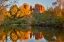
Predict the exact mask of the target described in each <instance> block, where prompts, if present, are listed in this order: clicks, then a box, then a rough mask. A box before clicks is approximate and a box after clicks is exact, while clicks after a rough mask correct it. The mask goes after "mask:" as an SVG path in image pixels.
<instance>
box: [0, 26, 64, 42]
mask: <svg viewBox="0 0 64 42" xmlns="http://www.w3.org/2000/svg"><path fill="white" fill-rule="evenodd" d="M63 41H64V29H63V28H62V29H61V28H50V27H27V28H21V29H20V30H19V29H16V28H15V29H10V30H9V31H8V30H7V31H5V28H0V42H63Z"/></svg>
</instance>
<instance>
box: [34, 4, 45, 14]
mask: <svg viewBox="0 0 64 42" xmlns="http://www.w3.org/2000/svg"><path fill="white" fill-rule="evenodd" d="M34 9H35V11H37V12H38V13H43V12H45V7H44V6H43V5H41V4H35V7H34Z"/></svg>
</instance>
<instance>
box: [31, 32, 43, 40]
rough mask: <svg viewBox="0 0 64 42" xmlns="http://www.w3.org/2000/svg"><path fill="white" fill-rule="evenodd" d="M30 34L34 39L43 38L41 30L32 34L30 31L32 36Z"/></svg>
mask: <svg viewBox="0 0 64 42" xmlns="http://www.w3.org/2000/svg"><path fill="white" fill-rule="evenodd" d="M32 35H33V36H35V39H36V40H40V39H42V38H44V36H43V34H42V32H39V33H34V34H33V33H31V34H30V38H32Z"/></svg>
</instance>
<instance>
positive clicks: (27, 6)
mask: <svg viewBox="0 0 64 42" xmlns="http://www.w3.org/2000/svg"><path fill="white" fill-rule="evenodd" d="M20 8H24V13H25V14H26V15H29V14H30V13H31V12H30V8H29V5H28V4H27V3H24V4H23V5H22V6H21V7H20Z"/></svg>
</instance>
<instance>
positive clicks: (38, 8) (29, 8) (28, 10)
mask: <svg viewBox="0 0 64 42" xmlns="http://www.w3.org/2000/svg"><path fill="white" fill-rule="evenodd" d="M21 8H24V11H25V13H26V15H29V14H31V13H33V11H34V12H35V13H44V12H45V7H44V6H43V5H41V4H35V6H34V7H32V6H31V5H29V4H27V3H24V4H23V5H22V6H21Z"/></svg>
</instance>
